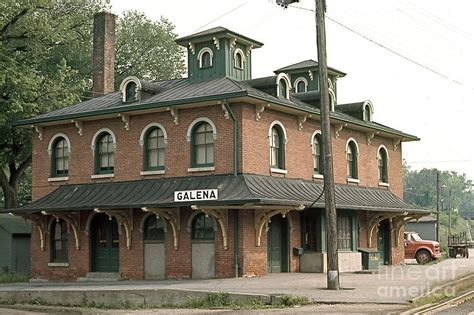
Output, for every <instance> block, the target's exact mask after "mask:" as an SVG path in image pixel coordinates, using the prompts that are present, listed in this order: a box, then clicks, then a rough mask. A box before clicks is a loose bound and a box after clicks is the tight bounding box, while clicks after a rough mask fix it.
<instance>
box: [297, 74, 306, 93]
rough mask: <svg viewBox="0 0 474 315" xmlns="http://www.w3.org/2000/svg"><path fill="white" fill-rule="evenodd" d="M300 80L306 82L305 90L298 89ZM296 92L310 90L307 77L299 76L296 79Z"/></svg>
mask: <svg viewBox="0 0 474 315" xmlns="http://www.w3.org/2000/svg"><path fill="white" fill-rule="evenodd" d="M300 82H303V83H304V91H298V83H300ZM295 92H296V93H301V92H308V80H306V78H305V77H299V78H298V79H296V80H295Z"/></svg>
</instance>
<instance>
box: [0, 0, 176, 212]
mask: <svg viewBox="0 0 474 315" xmlns="http://www.w3.org/2000/svg"><path fill="white" fill-rule="evenodd" d="M103 9H105V7H103V6H101V5H99V4H94V1H91V2H89V4H84V3H82V2H81V3H75V2H74V1H64V2H62V1H53V0H35V1H29V0H21V1H1V2H0V165H1V168H0V186H1V187H2V191H3V194H4V206H5V207H7V208H10V207H15V206H16V205H17V203H18V196H17V195H18V190H19V185H20V182H21V180H22V178H23V177H24V174H25V171H26V170H27V169H28V167H29V165H30V164H31V137H32V135H31V131H30V130H29V129H25V128H14V127H12V123H13V122H14V121H16V120H20V119H25V118H29V117H32V116H35V115H38V114H42V113H45V112H49V111H51V110H55V109H58V108H61V107H64V106H67V105H71V104H74V103H78V102H80V101H82V100H85V99H88V98H89V97H90V88H91V86H92V79H91V78H92V74H91V72H92V39H93V38H92V36H93V34H92V32H93V26H92V23H93V15H94V13H96V12H98V11H100V10H103ZM173 29H174V26H173V25H172V23H170V22H169V21H167V20H166V19H164V18H162V19H161V20H160V21H159V22H153V21H151V20H149V19H147V18H146V17H145V16H144V15H143V14H142V13H138V12H128V13H125V15H124V16H123V17H121V18H119V19H118V21H117V43H116V73H117V76H116V82H120V80H122V79H123V78H124V77H125V76H128V75H132V74H133V75H136V76H138V77H142V78H144V79H147V80H160V79H171V78H175V77H179V76H181V75H182V74H183V73H184V69H185V67H184V58H183V55H184V53H183V51H182V50H181V49H180V48H179V46H177V45H176V44H175V43H174V41H173V40H174V38H175V36H176V35H175V34H174V33H173ZM33 136H34V135H33Z"/></svg>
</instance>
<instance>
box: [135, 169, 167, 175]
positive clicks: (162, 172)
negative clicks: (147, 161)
mask: <svg viewBox="0 0 474 315" xmlns="http://www.w3.org/2000/svg"><path fill="white" fill-rule="evenodd" d="M164 173H165V170H156V171H141V172H140V175H141V176H149V175H163V174H164Z"/></svg>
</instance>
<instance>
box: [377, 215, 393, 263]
mask: <svg viewBox="0 0 474 315" xmlns="http://www.w3.org/2000/svg"><path fill="white" fill-rule="evenodd" d="M390 242H391V240H390V221H389V220H387V219H386V220H383V221H381V222H380V223H379V229H378V232H377V249H378V251H379V253H380V260H381V261H382V262H383V264H384V265H389V264H390Z"/></svg>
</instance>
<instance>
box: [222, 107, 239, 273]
mask: <svg viewBox="0 0 474 315" xmlns="http://www.w3.org/2000/svg"><path fill="white" fill-rule="evenodd" d="M224 106H225V108H226V110H227V112H228V113H229V116H230V118H231V119H232V129H233V138H234V141H233V163H232V166H233V173H234V176H237V172H238V165H239V161H238V143H237V141H238V131H237V120H236V119H235V115H234V112H233V111H232V109H231V108H230V106H229V103H228V101H227V99H225V100H224ZM233 213H234V220H233V221H234V274H235V277H236V278H238V277H239V213H238V210H234V211H233Z"/></svg>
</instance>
